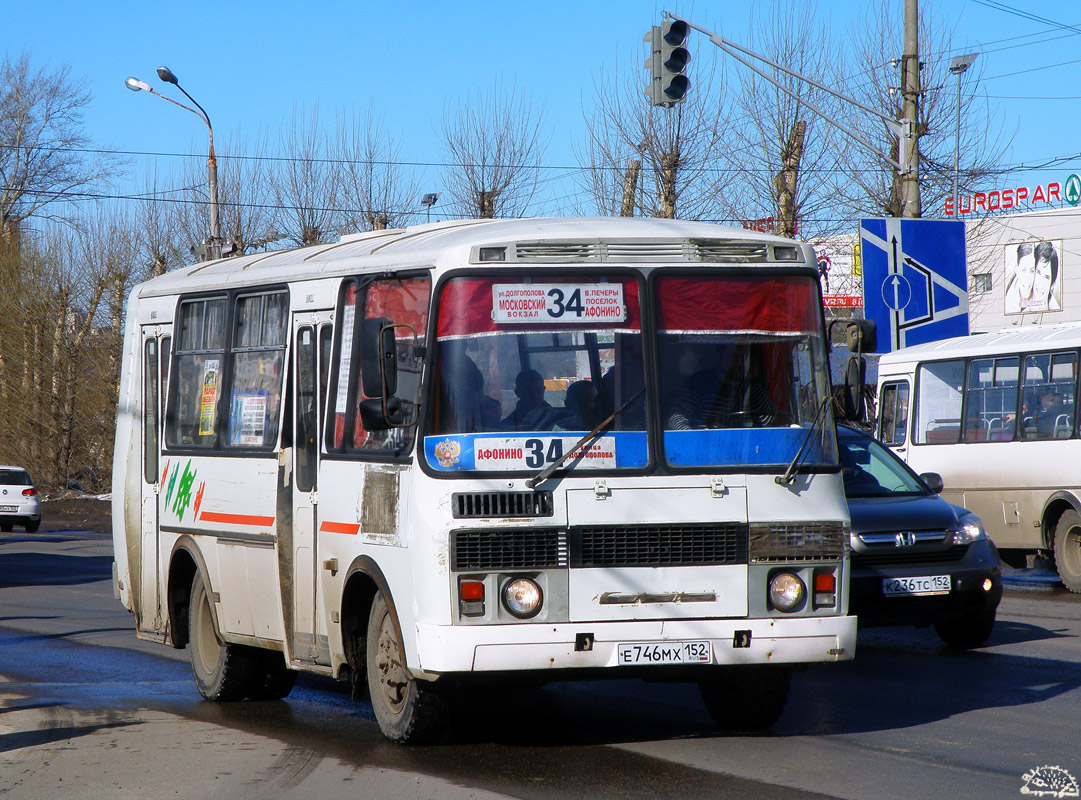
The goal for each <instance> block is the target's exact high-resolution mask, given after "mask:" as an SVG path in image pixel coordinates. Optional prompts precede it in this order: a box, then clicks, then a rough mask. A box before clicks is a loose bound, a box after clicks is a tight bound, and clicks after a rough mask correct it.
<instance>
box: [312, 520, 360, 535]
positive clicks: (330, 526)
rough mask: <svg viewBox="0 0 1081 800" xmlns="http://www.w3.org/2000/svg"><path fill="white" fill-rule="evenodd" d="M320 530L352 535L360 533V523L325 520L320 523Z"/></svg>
mask: <svg viewBox="0 0 1081 800" xmlns="http://www.w3.org/2000/svg"><path fill="white" fill-rule="evenodd" d="M319 530H321V531H326V532H327V533H348V534H349V535H350V536H355V535H356V534H358V533H360V523H357V522H326V521H324V522H322V523H321V524H320V525H319Z"/></svg>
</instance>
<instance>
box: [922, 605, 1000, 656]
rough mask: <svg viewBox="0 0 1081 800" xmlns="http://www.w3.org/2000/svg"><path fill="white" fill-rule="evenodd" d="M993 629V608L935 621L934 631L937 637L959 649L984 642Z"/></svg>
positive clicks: (977, 645)
mask: <svg viewBox="0 0 1081 800" xmlns="http://www.w3.org/2000/svg"><path fill="white" fill-rule="evenodd" d="M994 629H995V609H993V608H992V609H991V610H990V611H976V612H973V613H972V614H969V615H967V616H964V617H960V618H959V619H951V620H949V621H948V622H936V623H935V633H937V634H938V638H940V639H941V640H942V641H944V642H945V643H946V644H948V645H949V646H950V647H955V648H957V649H960V650H967V649H969V648H971V647H979V646H980V645H982V644H983V643H984V642H986V641H987V640H988V639H989V638H990V636H991V631H993V630H994Z"/></svg>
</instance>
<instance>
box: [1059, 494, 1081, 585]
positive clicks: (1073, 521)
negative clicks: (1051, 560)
mask: <svg viewBox="0 0 1081 800" xmlns="http://www.w3.org/2000/svg"><path fill="white" fill-rule="evenodd" d="M1055 568H1056V569H1057V570H1058V576H1059V578H1061V579H1062V583H1063V584H1064V585H1065V586H1066V588H1067V589H1069V590H1070V591H1071V592H1078V593H1081V515H1079V514H1078V513H1077V512H1076V511H1073V510H1070V511H1067V512H1065V513H1064V514H1063V515H1062V516H1061V517H1059V518H1058V522H1057V523H1056V524H1055Z"/></svg>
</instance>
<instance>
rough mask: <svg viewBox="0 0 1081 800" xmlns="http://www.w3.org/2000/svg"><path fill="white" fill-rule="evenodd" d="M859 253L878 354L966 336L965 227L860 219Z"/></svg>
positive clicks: (945, 222)
mask: <svg viewBox="0 0 1081 800" xmlns="http://www.w3.org/2000/svg"><path fill="white" fill-rule="evenodd" d="M860 252H861V255H862V261H863V310H864V314H865V315H866V317H867V319H871V320H874V321H875V323H876V324H877V325H878V352H880V353H888V352H890V351H891V350H898V349H900V348H902V347H908V346H910V345H914V344H922V343H924V342H934V341H937V340H939V339H949V338H952V337H954V336H968V269H967V261H966V259H965V223H964V222H961V221H960V220H957V221H954V220H932V219H899V218H896V217H885V218H877V219H863V220H860ZM887 332H888V333H889V335H887Z"/></svg>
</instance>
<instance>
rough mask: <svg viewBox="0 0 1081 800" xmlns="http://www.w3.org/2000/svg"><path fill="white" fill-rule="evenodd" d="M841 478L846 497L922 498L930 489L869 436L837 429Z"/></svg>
mask: <svg viewBox="0 0 1081 800" xmlns="http://www.w3.org/2000/svg"><path fill="white" fill-rule="evenodd" d="M837 443H838V445H839V447H840V450H841V453H840V455H841V475H842V476H843V478H844V483H845V496H847V497H888V496H893V495H923V494H927V489H925V488H924V486H923V484H922V483H921V482H920V481H919V479H918V478H917V477H916V476H915V475H913V474H912V472H911V471H910V470H909V468H908V467H907V466H906V465H905V464H904V463H902V462H901V461H900V460H898V459H897V457H896V456H895V455H893V453H891V452H890V451H889V449H888V448H886V447H883V446H882V445H880V444H879V443H878V442H876V441H875V440H874V439H872V438H871V437H870V436H867V435H866V434H863V433H858V432H856V431H853V430H850V429H846V428H838V429H837Z"/></svg>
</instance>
